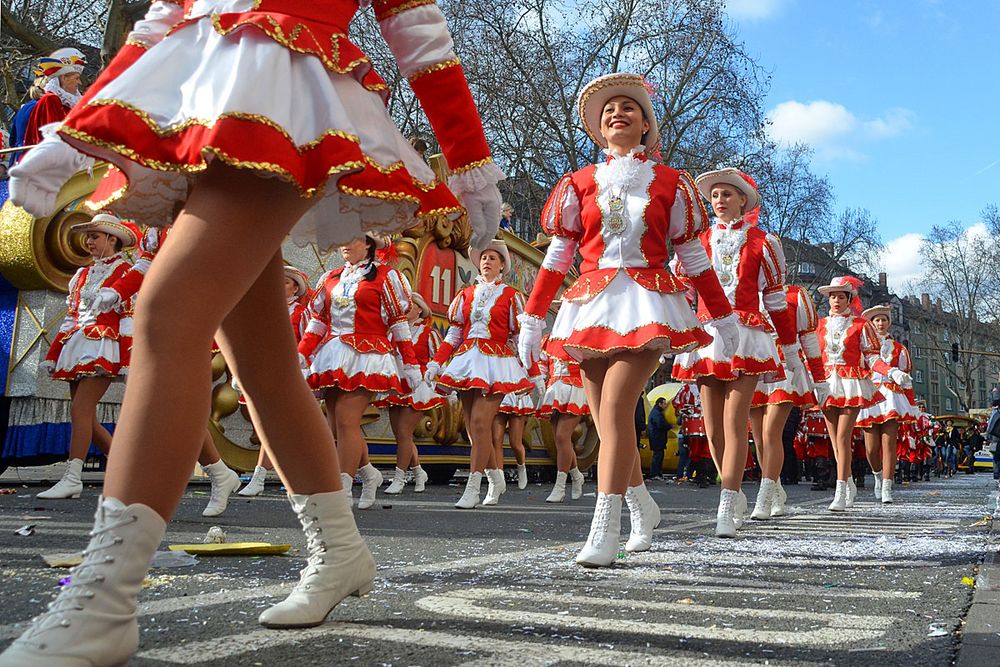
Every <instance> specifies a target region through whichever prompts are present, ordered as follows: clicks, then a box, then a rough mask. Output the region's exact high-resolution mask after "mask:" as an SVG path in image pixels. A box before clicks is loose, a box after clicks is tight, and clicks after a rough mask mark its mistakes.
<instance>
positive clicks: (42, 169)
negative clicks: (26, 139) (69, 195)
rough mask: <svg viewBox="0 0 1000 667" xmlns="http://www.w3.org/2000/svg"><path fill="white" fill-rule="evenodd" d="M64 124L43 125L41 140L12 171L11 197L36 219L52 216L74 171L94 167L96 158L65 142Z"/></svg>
mask: <svg viewBox="0 0 1000 667" xmlns="http://www.w3.org/2000/svg"><path fill="white" fill-rule="evenodd" d="M60 125H61V123H49V124H48V125H45V126H43V127H42V136H43V137H44V139H42V142H41V143H40V144H38V145H37V146H35V147H34V148H31V149H29V150H28V152H27V154H26V155H25V156H24V159H22V160H21V161H20V162H19V163H18V164H17V165H16V166H15V167H13V168H12V169H11V170H10V200H11V201H12V202H14V203H15V204H17V205H18V206H20V207H21V208H23V209H24V210H25V211H27V212H28V213H30V214H31V215H33V216H35V217H36V218H44V217H46V216H48V215H52V214H53V213H54V212H55V210H56V195H58V194H59V191H60V190H61V189H62V186H63V185H64V184H65V183H66V181H68V180H69V179H70V178H72V176H73V174H75V173H76V172H78V171H82V170H83V169H89V168H90V167H93V166H94V159H93V158H92V157H89V156H87V155H84V154H83V153H80V152H78V151H76V150H74V149H73V148H70V146H69V145H67V144H65V143H63V141H62V139H61V138H60V137H59V135H58V134H56V130H58V129H59V126H60Z"/></svg>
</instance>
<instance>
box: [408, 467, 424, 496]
mask: <svg viewBox="0 0 1000 667" xmlns="http://www.w3.org/2000/svg"><path fill="white" fill-rule="evenodd" d="M410 470H412V471H413V492H414V493H423V492H424V487H425V486H427V473H426V472H424V469H423V468H421V467H420V466H413V467H412V468H410Z"/></svg>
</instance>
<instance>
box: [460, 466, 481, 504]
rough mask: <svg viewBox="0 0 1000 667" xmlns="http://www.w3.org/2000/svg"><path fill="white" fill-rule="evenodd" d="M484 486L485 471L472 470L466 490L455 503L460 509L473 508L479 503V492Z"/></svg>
mask: <svg viewBox="0 0 1000 667" xmlns="http://www.w3.org/2000/svg"><path fill="white" fill-rule="evenodd" d="M482 488H483V473H481V472H470V473H469V479H468V481H466V482H465V492H464V493H463V494H462V497H461V498H459V499H458V502H457V503H455V507H457V508H458V509H460V510H471V509H472V508H473V507H475V506H476V505H478V504H479V494H480V493H482Z"/></svg>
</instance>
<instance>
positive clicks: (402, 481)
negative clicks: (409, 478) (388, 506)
mask: <svg viewBox="0 0 1000 667" xmlns="http://www.w3.org/2000/svg"><path fill="white" fill-rule="evenodd" d="M405 486H406V471H405V470H402V469H400V468H396V469H395V470H394V471H393V473H392V483H390V484H389V488H387V489H386V490H385V492H386V493H388V494H389V495H391V496H395V495H397V494H400V493H402V492H403V488H404V487H405Z"/></svg>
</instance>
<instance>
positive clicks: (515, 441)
mask: <svg viewBox="0 0 1000 667" xmlns="http://www.w3.org/2000/svg"><path fill="white" fill-rule="evenodd" d="M527 421H528V418H527V417H522V416H521V415H512V416H511V417H509V418H508V419H507V429H508V430H509V432H510V448H511V449H512V450H513V451H514V459H515V460H516V461H517V465H519V466H523V465H524V456H525V452H524V426H525V422H527ZM501 442H502V441H501Z"/></svg>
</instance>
